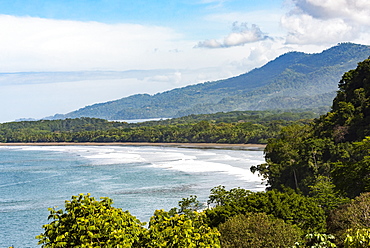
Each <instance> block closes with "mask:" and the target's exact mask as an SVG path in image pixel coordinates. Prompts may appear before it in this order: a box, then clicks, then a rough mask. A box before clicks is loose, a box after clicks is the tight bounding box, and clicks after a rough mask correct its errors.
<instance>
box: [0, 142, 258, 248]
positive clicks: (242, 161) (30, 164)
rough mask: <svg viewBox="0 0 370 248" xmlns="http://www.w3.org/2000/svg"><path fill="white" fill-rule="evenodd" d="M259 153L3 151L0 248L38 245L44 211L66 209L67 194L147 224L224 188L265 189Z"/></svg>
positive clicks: (71, 148) (160, 149) (168, 149)
mask: <svg viewBox="0 0 370 248" xmlns="http://www.w3.org/2000/svg"><path fill="white" fill-rule="evenodd" d="M263 162H264V159H263V151H261V150H248V151H246V150H223V149H190V148H174V147H154V146H5V147H0V247H1V248H2V247H9V246H14V247H22V248H26V247H39V246H38V245H37V240H36V239H35V236H36V235H38V234H40V233H42V232H43V229H42V225H43V224H46V223H48V220H47V217H48V214H49V212H48V210H47V209H48V208H50V207H55V206H57V208H58V209H59V208H64V201H65V200H69V199H71V196H72V195H78V194H79V193H91V195H92V196H93V197H95V198H96V199H99V198H100V197H110V198H112V199H113V201H114V206H115V207H118V208H122V209H123V210H129V211H130V213H131V214H133V215H135V216H136V217H138V218H139V219H140V220H141V221H146V222H147V221H148V220H149V218H150V217H151V216H152V214H153V213H154V210H156V209H165V210H169V209H171V208H172V207H177V203H178V201H180V200H181V199H182V198H184V197H189V196H190V195H197V196H198V199H199V200H200V201H201V202H204V203H205V202H206V201H207V199H208V196H209V193H210V189H211V188H213V187H215V186H218V185H224V186H226V188H227V189H231V188H235V187H242V188H245V189H249V190H252V191H262V190H264V185H262V184H261V178H260V177H258V176H257V175H254V174H252V173H251V172H250V170H249V168H250V167H251V166H252V165H257V164H260V163H263Z"/></svg>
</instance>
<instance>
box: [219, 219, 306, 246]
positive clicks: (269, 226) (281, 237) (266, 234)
mask: <svg viewBox="0 0 370 248" xmlns="http://www.w3.org/2000/svg"><path fill="white" fill-rule="evenodd" d="M218 228H219V230H220V233H221V238H220V239H221V245H222V247H224V248H275V247H276V248H283V247H292V246H293V245H294V244H295V243H296V242H297V241H299V240H300V239H301V235H302V231H301V230H300V229H299V228H297V227H296V226H293V225H290V224H286V223H285V222H284V221H283V220H281V219H276V218H273V217H269V216H267V214H265V213H256V214H255V213H253V214H252V213H248V214H247V215H236V216H234V217H232V218H230V219H228V220H227V221H226V222H225V223H223V224H221V225H220V226H219V227H218Z"/></svg>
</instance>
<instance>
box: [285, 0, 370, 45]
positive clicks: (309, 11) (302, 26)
mask: <svg viewBox="0 0 370 248" xmlns="http://www.w3.org/2000/svg"><path fill="white" fill-rule="evenodd" d="M292 3H293V6H294V8H293V9H292V10H291V11H290V12H289V13H288V14H286V15H284V16H283V17H282V18H281V25H282V26H283V27H284V28H285V29H286V30H287V31H288V35H287V43H292V44H333V43H337V42H342V41H354V40H358V39H359V38H360V37H362V36H363V35H364V34H369V33H370V1H368V0H293V1H292ZM363 42H364V43H368V42H367V41H365V40H363Z"/></svg>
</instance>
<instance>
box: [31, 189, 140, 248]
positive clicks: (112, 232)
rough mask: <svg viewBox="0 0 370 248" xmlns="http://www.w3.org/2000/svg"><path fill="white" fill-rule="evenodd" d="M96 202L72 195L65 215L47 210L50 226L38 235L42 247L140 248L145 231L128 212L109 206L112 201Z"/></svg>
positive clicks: (82, 196)
mask: <svg viewBox="0 0 370 248" xmlns="http://www.w3.org/2000/svg"><path fill="white" fill-rule="evenodd" d="M101 199H102V200H101V201H96V200H95V198H94V197H90V194H87V195H84V194H80V195H79V196H72V200H71V201H66V203H65V212H64V211H63V210H62V209H60V210H55V209H49V211H50V215H49V218H48V219H53V221H52V222H51V223H50V224H46V225H44V226H43V228H44V229H45V233H42V234H40V235H38V236H37V237H36V238H37V239H39V243H38V244H39V245H40V244H42V247H140V246H139V241H140V236H142V235H143V232H144V231H145V228H143V227H142V225H143V223H141V222H140V221H139V220H138V219H137V218H136V217H134V216H132V215H131V214H130V213H129V212H128V211H126V212H124V211H122V209H120V208H114V207H112V206H111V204H112V203H113V201H112V200H111V199H109V198H107V197H102V198H101Z"/></svg>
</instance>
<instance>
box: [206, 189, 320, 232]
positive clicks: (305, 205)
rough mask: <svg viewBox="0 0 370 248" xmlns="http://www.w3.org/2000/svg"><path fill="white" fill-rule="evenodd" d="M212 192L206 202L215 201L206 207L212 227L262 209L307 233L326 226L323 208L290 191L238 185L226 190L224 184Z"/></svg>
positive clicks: (307, 198)
mask: <svg viewBox="0 0 370 248" xmlns="http://www.w3.org/2000/svg"><path fill="white" fill-rule="evenodd" d="M211 192H212V194H211V196H210V201H209V203H216V204H217V205H216V206H215V207H214V208H212V209H208V210H206V213H207V217H208V218H209V222H210V225H211V226H218V225H219V224H221V223H224V222H225V221H227V220H228V219H229V218H230V217H232V216H235V215H238V214H246V213H249V212H251V213H261V212H264V213H267V214H268V215H272V216H274V217H276V218H279V219H282V220H284V221H285V222H286V223H288V224H293V225H297V226H298V227H299V228H301V229H302V230H305V232H306V233H311V232H323V231H325V228H326V216H325V213H324V210H323V209H322V208H321V207H320V206H319V205H318V204H317V202H316V201H315V200H313V199H312V198H310V197H306V196H303V195H300V194H297V193H295V192H294V191H293V190H290V191H287V192H278V191H277V190H271V191H267V192H257V193H253V192H250V191H246V190H242V189H240V188H238V189H232V190H230V191H226V190H225V189H224V188H223V187H216V188H214V189H213V190H212V191H211Z"/></svg>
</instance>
